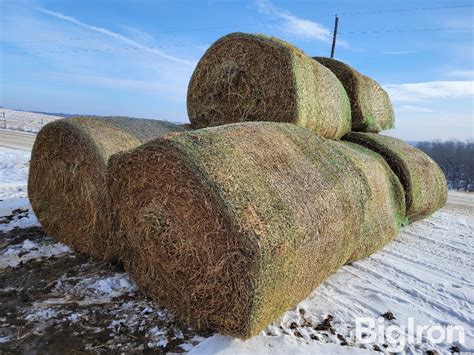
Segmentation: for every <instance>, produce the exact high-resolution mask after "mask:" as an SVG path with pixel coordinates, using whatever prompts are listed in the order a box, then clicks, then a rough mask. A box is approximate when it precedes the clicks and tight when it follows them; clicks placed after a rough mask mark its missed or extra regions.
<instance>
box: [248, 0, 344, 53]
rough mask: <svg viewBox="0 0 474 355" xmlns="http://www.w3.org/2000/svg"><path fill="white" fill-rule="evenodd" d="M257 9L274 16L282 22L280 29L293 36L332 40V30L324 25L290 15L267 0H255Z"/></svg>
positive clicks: (341, 42) (327, 41)
mask: <svg viewBox="0 0 474 355" xmlns="http://www.w3.org/2000/svg"><path fill="white" fill-rule="evenodd" d="M256 4H257V8H258V10H259V11H260V12H261V13H263V14H265V15H269V16H275V17H277V18H279V19H280V20H281V22H282V30H283V31H284V32H286V33H289V34H291V35H294V36H301V37H311V38H315V39H317V40H319V41H321V42H325V43H329V42H331V40H332V31H331V30H330V29H329V28H327V27H326V26H324V25H322V24H320V23H318V22H315V21H311V20H307V19H303V18H300V17H297V16H295V15H292V14H291V13H289V12H287V11H284V10H281V9H279V8H277V7H276V6H274V5H273V4H272V3H271V2H270V1H268V0H256ZM338 44H339V45H342V46H345V45H347V44H346V43H345V42H344V41H338Z"/></svg>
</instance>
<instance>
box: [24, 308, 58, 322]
mask: <svg viewBox="0 0 474 355" xmlns="http://www.w3.org/2000/svg"><path fill="white" fill-rule="evenodd" d="M53 317H56V311H55V310H54V309H51V308H46V309H39V310H37V311H34V312H33V313H31V314H28V315H27V316H26V317H25V319H26V320H29V321H35V322H36V321H45V320H48V319H51V318H53Z"/></svg>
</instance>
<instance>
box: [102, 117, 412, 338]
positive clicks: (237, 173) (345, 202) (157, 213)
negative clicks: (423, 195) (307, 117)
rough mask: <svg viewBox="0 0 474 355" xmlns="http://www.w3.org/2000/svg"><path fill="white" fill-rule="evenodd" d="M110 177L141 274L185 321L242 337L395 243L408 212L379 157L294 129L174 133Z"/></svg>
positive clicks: (119, 163)
mask: <svg viewBox="0 0 474 355" xmlns="http://www.w3.org/2000/svg"><path fill="white" fill-rule="evenodd" d="M365 163H367V164H370V166H365V165H364V164H365ZM108 174H109V185H110V189H111V193H110V196H111V198H112V199H113V203H112V205H113V206H114V208H115V214H116V218H117V221H118V222H119V224H120V226H121V229H120V230H119V233H118V235H119V238H118V239H119V240H121V241H122V242H123V243H124V244H125V245H127V248H126V254H124V255H122V259H123V260H124V263H125V267H126V269H127V270H128V272H129V273H130V274H131V275H132V277H133V278H134V279H135V280H136V281H137V282H138V284H139V285H140V286H141V287H142V289H143V290H144V291H145V292H147V293H148V294H150V295H151V296H152V297H154V298H155V299H157V300H158V301H159V302H160V304H162V305H164V306H166V307H168V308H170V309H171V310H173V311H174V313H175V314H176V316H177V317H178V318H179V319H180V320H181V321H183V322H184V323H186V324H192V325H194V326H197V327H199V328H201V327H202V328H207V327H211V328H213V329H215V330H218V331H219V332H221V333H224V334H230V335H234V336H238V337H244V338H246V337H249V336H252V335H254V334H257V333H258V332H259V331H260V330H261V329H262V328H264V327H265V326H266V325H267V324H268V323H269V322H271V321H272V320H274V319H275V318H277V317H279V316H280V315H281V313H282V312H284V311H285V310H287V309H288V308H290V307H292V306H294V305H296V304H297V303H298V302H299V301H301V300H302V299H303V298H305V297H306V296H307V295H308V294H309V293H310V292H311V291H312V290H313V289H314V288H315V287H316V286H317V285H318V284H319V283H321V282H322V281H323V280H324V279H325V278H326V277H328V276H329V275H330V274H331V273H333V272H334V271H335V270H337V268H339V267H340V266H341V265H343V264H345V263H346V262H348V261H350V260H353V259H355V258H359V257H361V256H363V255H366V254H367V253H370V252H371V251H372V250H373V249H374V248H377V247H380V246H381V245H383V244H384V243H385V242H387V241H388V240H390V239H391V238H393V236H394V234H395V233H396V230H397V229H398V224H397V223H398V220H399V218H400V215H401V214H403V212H404V204H403V202H404V200H403V192H401V191H402V189H401V186H400V185H399V183H398V181H397V179H396V178H395V177H393V176H391V175H393V173H392V171H391V170H390V169H389V167H388V166H387V164H386V163H385V162H384V161H383V159H382V158H381V157H379V156H378V155H376V154H374V153H371V152H368V151H367V150H364V149H362V148H359V149H355V148H354V146H352V145H350V144H348V143H342V142H335V141H331V140H327V139H324V138H321V137H319V136H318V135H316V134H314V133H312V132H310V131H309V130H306V129H302V128H299V127H297V126H295V125H292V124H282V123H269V122H253V123H240V124H232V125H225V126H220V127H214V128H207V129H201V130H197V131H193V132H186V133H181V134H176V135H172V136H167V137H165V138H163V139H157V140H153V141H150V142H148V143H146V144H144V145H142V146H140V147H138V148H136V149H134V150H132V151H129V152H125V153H120V154H115V155H114V156H113V157H112V158H111V159H110V164H109V171H108ZM374 185H375V186H374ZM391 189H394V190H397V189H398V191H393V192H390V191H391ZM374 191H377V192H380V193H381V194H383V195H379V194H378V193H375V192H374ZM400 196H401V198H400ZM387 200H389V201H387ZM376 207H378V211H377V214H376V215H374V216H370V213H373V211H374V210H376V209H377V208H376ZM371 217H372V218H373V219H377V220H372V221H369V219H370V218H371ZM376 224H378V225H379V226H380V228H379V227H377V228H368V226H375V225H376ZM384 233H386V235H381V234H384ZM364 234H365V235H364Z"/></svg>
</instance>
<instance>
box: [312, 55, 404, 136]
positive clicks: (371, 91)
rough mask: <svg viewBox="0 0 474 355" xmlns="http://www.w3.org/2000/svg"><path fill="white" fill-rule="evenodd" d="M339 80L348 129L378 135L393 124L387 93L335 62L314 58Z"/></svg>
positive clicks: (342, 64) (353, 70) (393, 116)
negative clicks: (349, 118)
mask: <svg viewBox="0 0 474 355" xmlns="http://www.w3.org/2000/svg"><path fill="white" fill-rule="evenodd" d="M313 59H315V60H316V61H318V62H319V63H321V64H322V65H324V66H325V67H327V68H329V69H330V70H331V71H332V72H333V73H334V74H335V75H336V76H337V78H338V79H339V80H340V81H341V83H342V85H343V86H344V88H345V90H346V92H347V95H348V96H349V100H350V103H351V113H352V130H353V131H361V132H374V133H378V132H380V131H383V130H385V129H390V128H393V127H394V125H395V114H394V112H393V107H392V103H391V101H390V97H389V96H388V94H387V92H386V91H385V90H384V89H382V87H381V86H380V85H379V84H378V83H377V82H376V81H375V80H373V79H371V78H369V77H367V76H365V75H363V74H361V73H359V72H358V71H357V70H355V69H354V68H352V67H351V66H349V65H347V64H345V63H343V62H340V61H338V60H335V59H330V58H324V57H314V58H313Z"/></svg>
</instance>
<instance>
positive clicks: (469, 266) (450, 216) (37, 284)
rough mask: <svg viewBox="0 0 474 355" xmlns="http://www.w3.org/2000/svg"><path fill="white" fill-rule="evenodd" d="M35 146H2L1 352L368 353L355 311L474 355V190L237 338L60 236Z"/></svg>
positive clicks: (411, 346) (453, 195) (411, 347)
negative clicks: (51, 220) (36, 207)
mask: <svg viewBox="0 0 474 355" xmlns="http://www.w3.org/2000/svg"><path fill="white" fill-rule="evenodd" d="M29 154H30V153H29V152H28V151H20V150H13V149H8V148H0V285H1V286H0V287H1V289H0V352H2V350H5V351H12V350H13V351H17V352H31V351H33V350H36V351H38V352H63V351H69V352H70V351H78V352H80V351H92V352H97V353H100V352H106V351H125V352H127V351H140V350H147V349H150V350H153V351H156V352H184V351H190V352H191V353H203V354H205V353H209V352H215V351H222V353H228V354H233V353H249V352H256V351H258V352H260V353H288V352H292V353H308V352H318V353H327V354H337V353H341V354H342V353H348V352H349V353H366V352H371V351H372V352H377V351H380V350H384V349H385V347H386V346H387V344H386V342H385V341H384V339H381V341H376V342H374V343H372V344H362V343H361V342H359V341H357V340H356V337H355V318H356V317H373V318H377V317H380V316H383V322H384V323H385V324H386V325H389V324H398V325H405V324H407V322H408V319H409V317H413V318H414V320H415V323H416V324H421V325H440V326H441V327H443V328H446V327H447V326H449V325H460V326H462V327H463V328H464V332H465V343H464V344H460V343H458V342H455V343H454V344H447V343H442V344H434V343H432V342H430V341H429V339H427V337H423V339H421V341H420V342H419V343H418V344H415V342H409V343H408V344H407V345H406V346H405V350H406V351H407V352H408V353H415V352H420V351H423V352H425V351H429V350H433V351H436V352H438V353H451V352H452V351H455V350H460V351H474V341H473V339H474V330H473V324H474V311H473V304H474V276H473V273H472V270H473V267H474V265H473V258H472V255H473V253H474V239H473V230H474V194H467V193H459V192H450V193H449V199H448V204H447V205H446V207H444V208H443V209H441V210H440V211H438V212H436V213H435V214H434V215H433V216H431V217H430V218H427V219H425V220H422V221H420V222H416V223H414V224H412V225H410V226H408V227H405V228H404V229H403V230H402V232H401V233H400V235H399V236H398V237H397V238H396V240H395V241H394V242H393V243H391V244H390V245H388V246H387V247H386V248H384V249H383V250H381V251H379V252H377V253H375V254H374V255H372V256H371V257H369V258H366V259H364V260H361V261H358V262H354V263H352V264H350V265H346V266H344V267H343V268H341V269H340V270H339V271H338V272H337V273H336V274H334V275H333V276H331V277H330V278H329V279H328V280H327V281H326V282H325V283H323V284H322V285H321V286H320V287H318V288H317V289H315V290H314V291H313V293H312V294H311V295H310V296H309V297H308V298H307V299H305V300H304V301H302V302H301V303H300V304H299V305H298V306H297V307H296V308H295V309H293V310H289V311H287V312H286V313H285V314H284V315H283V316H282V317H281V318H280V319H278V320H276V321H275V322H274V323H273V324H271V325H270V326H269V327H268V328H267V329H266V330H265V331H264V332H262V333H261V334H260V335H258V336H256V337H254V338H252V339H250V340H247V341H245V342H244V341H241V340H238V339H233V338H230V337H225V336H222V335H219V334H212V333H209V332H208V333H205V332H204V333H198V332H195V331H194V330H193V329H190V328H186V327H181V326H180V325H179V324H177V322H176V321H175V320H174V318H173V315H172V314H170V313H169V312H167V310H166V309H163V308H162V307H160V306H159V305H158V304H156V303H154V302H152V301H150V300H149V299H147V298H146V297H145V296H144V295H142V294H141V293H140V292H139V291H138V290H137V288H136V286H135V284H134V283H133V281H132V280H131V279H130V278H129V277H128V276H127V274H126V273H124V271H123V270H122V269H121V267H120V266H119V265H112V264H109V263H99V262H96V261H94V260H91V259H89V258H87V257H85V256H83V255H80V254H77V253H74V252H72V251H71V250H70V249H69V248H68V247H67V246H65V245H63V244H60V243H54V241H53V240H52V239H51V238H50V237H49V236H47V235H46V234H45V233H44V232H43V230H42V229H41V227H40V226H39V225H38V222H37V220H36V218H35V216H34V214H33V213H32V211H31V207H30V205H29V202H28V199H27V197H26V179H27V175H28V161H29Z"/></svg>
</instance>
